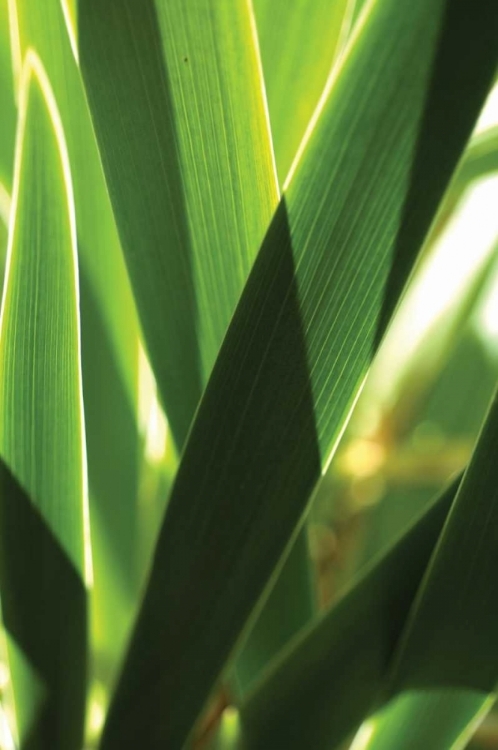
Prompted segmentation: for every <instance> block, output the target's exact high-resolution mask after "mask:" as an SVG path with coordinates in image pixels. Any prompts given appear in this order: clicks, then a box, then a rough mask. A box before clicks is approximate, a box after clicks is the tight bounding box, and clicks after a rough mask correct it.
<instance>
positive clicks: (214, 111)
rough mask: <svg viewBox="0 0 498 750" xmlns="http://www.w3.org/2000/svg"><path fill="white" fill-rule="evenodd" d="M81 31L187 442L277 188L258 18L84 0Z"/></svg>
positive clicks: (110, 163) (155, 338)
mask: <svg viewBox="0 0 498 750" xmlns="http://www.w3.org/2000/svg"><path fill="white" fill-rule="evenodd" d="M109 28H112V29H113V33H112V34H111V35H109V33H108V29H109ZM78 34H79V47H80V55H81V66H82V72H83V76H84V80H85V85H86V89H87V94H88V99H89V103H90V108H91V110H92V115H93V120H94V125H95V131H96V134H97V138H98V141H99V146H100V151H101V155H102V160H103V164H104V169H105V173H106V177H107V182H108V185H109V191H110V195H111V199H112V202H113V206H114V211H115V215H116V220H117V224H118V227H119V231H120V236H121V241H122V245H123V250H124V253H125V257H126V261H127V264H128V269H129V273H130V278H131V281H132V284H133V287H134V292H135V297H136V300H137V306H138V309H139V313H140V317H141V321H142V327H143V331H144V338H145V341H146V344H147V348H148V352H149V356H150V359H151V364H152V366H153V369H154V373H155V376H156V379H157V382H158V387H159V392H160V395H161V398H162V401H163V403H164V405H165V409H166V413H167V416H168V419H169V422H170V424H171V427H172V430H173V434H174V436H175V440H176V443H177V446H178V447H179V448H180V449H181V448H182V446H183V443H184V441H185V437H186V435H187V432H188V429H189V427H190V423H191V420H192V417H193V414H194V412H195V409H196V408H197V405H198V402H199V399H200V396H201V393H202V390H203V388H204V385H205V382H206V380H207V377H208V376H209V373H210V371H211V368H212V365H213V362H214V359H215V357H216V355H217V353H218V349H219V346H220V344H221V340H222V338H223V336H224V334H225V330H226V327H227V325H228V323H229V321H230V318H231V316H232V314H233V311H234V308H235V305H236V303H237V301H238V298H239V295H240V292H241V290H242V287H243V285H244V283H245V280H246V278H247V274H248V272H249V269H250V267H251V265H252V261H253V259H254V257H255V255H256V253H257V250H258V249H259V245H260V242H261V240H262V238H263V235H264V232H265V230H266V228H267V225H268V223H269V221H270V219H271V214H272V211H273V209H274V208H275V205H276V202H277V198H278V196H277V185H276V178H275V172H274V168H273V161H272V152H271V145H270V140H269V133H268V123H267V118H266V112H265V107H264V100H263V95H262V89H261V78H260V71H259V64H258V59H257V56H256V51H255V46H254V38H253V28H252V24H251V16H250V14H249V9H248V5H247V3H246V2H243V1H242V0H236V2H233V3H218V2H214V1H213V0H200V1H199V2H196V3H194V4H191V5H189V6H188V9H187V7H186V6H185V3H184V2H182V0H172V1H171V2H168V3H164V2H155V1H154V0H146V2H144V3H140V4H137V3H135V2H132V1H131V0H119V2H115V3H100V2H97V1H96V0H80V2H79V14H78Z"/></svg>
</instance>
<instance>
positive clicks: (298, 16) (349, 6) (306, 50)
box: [254, 0, 356, 183]
mask: <svg viewBox="0 0 498 750" xmlns="http://www.w3.org/2000/svg"><path fill="white" fill-rule="evenodd" d="M355 3H356V0H333V1H332V2H331V0H293V1H292V2H288V1H286V0H255V2H254V12H255V15H256V22H257V28H258V37H259V44H260V48H261V58H262V62H263V71H264V76H265V86H266V92H267V95H268V108H269V111H270V121H271V128H272V136H273V143H274V146H275V158H276V162H277V169H278V173H279V177H280V181H281V183H283V182H284V180H285V178H286V176H287V174H288V172H289V169H290V166H291V164H292V161H293V159H294V157H295V156H296V153H297V150H298V147H299V144H300V142H301V140H302V138H303V136H304V132H305V130H306V127H307V125H308V123H309V121H310V119H311V116H312V114H313V110H314V109H315V107H316V105H317V103H318V100H319V98H320V95H321V93H322V91H323V88H324V86H325V84H326V82H327V78H328V76H329V73H330V69H331V67H332V65H333V63H334V61H335V60H336V58H337V57H338V55H339V54H340V53H341V51H342V50H343V48H344V45H345V42H346V40H347V38H348V35H349V33H350V31H351V27H352V18H353V11H354V6H355Z"/></svg>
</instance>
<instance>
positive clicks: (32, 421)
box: [0, 51, 91, 750]
mask: <svg viewBox="0 0 498 750" xmlns="http://www.w3.org/2000/svg"><path fill="white" fill-rule="evenodd" d="M13 201H14V209H13V216H14V219H13V225H12V227H11V232H10V237H9V249H8V261H7V278H6V282H5V288H4V295H3V301H2V313H1V325H0V402H1V403H0V414H1V419H0V457H1V464H0V477H1V490H2V491H1V494H0V534H1V544H0V589H1V597H2V613H3V619H4V624H5V628H6V631H7V634H8V637H9V646H10V649H9V651H10V653H9V656H10V665H11V670H12V679H13V685H14V696H15V703H16V711H17V719H18V725H19V732H20V735H21V739H22V742H23V745H22V746H23V747H29V748H42V747H53V748H60V749H61V750H63V749H64V750H68V749H70V748H74V750H77V748H79V747H81V741H82V731H83V717H84V706H85V693H86V647H87V645H86V598H87V597H86V585H87V584H88V583H89V580H90V566H91V560H90V552H89V549H88V546H87V545H88V532H89V529H88V508H87V490H86V455H85V437H84V422H83V404H82V390H81V363H80V343H79V338H80V333H79V317H78V303H79V295H78V282H77V275H78V274H77V265H76V226H75V218H74V203H73V193H72V184H71V176H70V172H69V163H68V156H67V150H66V145H65V141H64V137H63V131H62V125H61V121H60V118H59V114H58V111H57V108H56V104H55V100H54V98H53V93H52V90H51V88H50V83H49V81H48V78H47V77H46V74H45V71H44V69H43V67H42V65H41V63H40V61H39V58H38V57H36V55H35V54H34V53H33V52H32V51H29V52H28V55H27V59H26V62H25V65H24V68H23V74H22V79H21V87H20V124H19V133H18V145H17V155H16V168H15V180H14V194H13ZM68 665H70V668H68Z"/></svg>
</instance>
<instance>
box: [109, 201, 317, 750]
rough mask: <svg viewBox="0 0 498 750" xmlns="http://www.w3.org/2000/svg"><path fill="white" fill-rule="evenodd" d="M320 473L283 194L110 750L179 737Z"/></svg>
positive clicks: (159, 567)
mask: <svg viewBox="0 0 498 750" xmlns="http://www.w3.org/2000/svg"><path fill="white" fill-rule="evenodd" d="M227 363H231V364H230V365H229V366H228V367H227ZM213 435H215V436H216V438H215V439H214V440H213V437H212V436H213ZM320 468H321V461H320V451H319V447H318V442H317V435H316V429H315V418H314V409H313V397H312V393H311V386H310V380H309V371H308V362H307V355H306V345H305V340H304V333H303V330H302V322H301V311H300V307H299V301H298V294H297V286H296V279H295V271H294V261H293V255H292V247H291V238H290V230H289V224H288V217H287V209H286V205H285V202H282V203H281V204H280V206H279V208H278V210H277V212H276V214H275V217H274V220H273V222H272V224H271V226H270V229H269V231H268V233H267V236H266V238H265V241H264V243H263V247H262V250H261V252H260V254H259V256H258V259H257V261H256V264H255V266H254V268H253V271H252V273H251V275H250V278H249V281H248V283H247V285H246V288H245V290H244V293H243V296H242V299H241V302H240V304H239V306H238V308H237V311H236V313H235V317H234V319H233V322H232V325H231V327H230V329H229V332H228V335H227V337H226V339H225V341H224V344H223V347H222V350H221V354H220V356H219V358H218V360H217V363H216V365H215V368H214V371H213V375H212V377H211V380H210V381H209V384H208V387H207V390H206V394H205V396H204V398H203V401H202V404H201V407H200V410H199V412H198V414H197V418H196V421H195V425H194V428H193V430H192V432H191V434H190V438H189V441H188V444H187V446H186V449H185V453H184V457H183V460H182V463H181V466H180V469H179V473H178V476H177V479H176V482H175V485H174V488H173V492H172V495H171V498H170V502H169V506H168V510H167V514H166V518H165V521H164V524H163V527H162V529H161V532H160V539H159V543H158V546H157V548H156V554H155V558H154V562H153V567H152V573H151V577H150V581H149V587H148V589H147V594H146V596H145V599H144V602H143V606H142V609H141V612H140V615H139V619H138V624H137V626H136V630H135V634H134V638H133V639H132V645H131V649H130V652H129V654H128V658H127V660H126V664H125V668H124V672H123V674H122V677H121V680H120V682H119V685H118V689H117V693H116V695H115V700H114V702H113V704H112V707H111V709H110V713H109V717H108V722H107V724H106V728H105V732H104V740H103V746H102V747H103V748H105V750H114V749H116V750H117V748H135V747H137V746H138V745H140V742H141V741H143V738H144V736H143V731H144V729H143V728H144V727H147V746H148V748H150V749H151V750H152V749H154V748H158V749H159V748H179V747H181V746H182V745H183V743H184V741H185V738H186V736H187V734H188V732H189V731H190V729H191V728H192V725H193V723H194V721H195V719H196V717H197V715H198V713H199V712H200V710H201V708H202V706H203V704H204V702H205V701H206V699H207V697H208V695H209V691H210V689H211V687H212V685H213V683H214V682H215V681H216V679H217V678H218V677H219V675H220V673H221V671H222V669H223V667H224V666H225V664H226V662H227V659H228V657H229V655H230V653H231V651H232V650H233V648H234V646H235V644H236V642H237V639H238V638H239V636H240V634H241V631H242V630H243V628H244V625H245V623H246V621H247V619H248V617H249V616H250V615H251V612H252V611H253V610H254V607H255V605H256V603H257V601H258V599H259V598H260V596H261V594H262V592H263V590H264V589H265V586H266V584H267V583H268V580H269V577H270V575H271V573H272V572H273V570H274V568H275V566H276V565H277V563H278V561H279V559H280V558H281V556H282V554H283V552H284V550H285V549H286V547H287V545H288V542H289V537H290V535H291V533H292V532H293V531H294V530H295V529H296V526H297V525H298V524H299V522H300V520H301V519H302V515H303V511H304V507H303V498H308V497H309V496H310V493H311V491H312V489H313V487H314V485H315V483H316V481H317V479H318V477H319V476H320Z"/></svg>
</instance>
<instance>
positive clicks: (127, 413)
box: [10, 0, 144, 671]
mask: <svg viewBox="0 0 498 750" xmlns="http://www.w3.org/2000/svg"><path fill="white" fill-rule="evenodd" d="M63 7H65V6H64V5H62V6H61V2H60V0H44V2H43V3H40V2H38V0H23V1H22V2H19V1H18V0H17V2H16V0H11V2H10V9H11V16H12V19H13V20H12V23H13V24H14V28H16V29H17V31H18V46H19V51H20V54H23V55H24V54H25V53H26V49H27V48H29V47H33V48H35V49H36V51H37V52H38V54H39V56H40V58H41V59H42V61H43V64H44V66H45V68H46V70H47V72H48V75H49V76H50V80H51V82H52V85H53V89H54V93H55V96H56V98H57V104H58V107H59V110H60V113H61V119H62V122H63V126H64V132H65V134H66V138H67V146H68V151H69V158H70V162H71V168H72V172H73V176H74V198H75V208H76V218H77V229H78V253H79V270H80V293H81V332H82V365H83V391H84V404H85V419H86V429H87V436H88V474H89V485H90V513H91V517H92V534H93V545H94V547H95V557H96V566H95V586H94V589H93V591H92V619H93V623H92V627H93V632H94V636H95V645H96V648H97V650H98V652H99V654H100V653H101V652H107V655H108V656H110V654H109V651H111V654H112V652H115V651H116V650H117V649H120V648H123V645H124V643H125V639H126V636H127V633H128V630H129V628H130V624H131V618H132V613H133V605H134V603H135V601H136V597H137V595H138V580H139V578H140V575H141V573H142V571H143V568H144V561H143V559H141V558H139V557H138V555H137V543H136V542H137V530H138V520H137V519H138V513H139V510H138V508H139V499H138V461H139V455H140V439H139V435H138V432H137V400H138V348H139V332H138V320H137V315H136V311H135V305H134V301H133V297H132V294H131V290H130V285H129V281H128V278H127V272H126V268H125V264H124V260H123V257H122V252H121V247H120V243H119V238H118V234H117V230H116V226H115V222H114V217H113V213H112V208H111V204H110V201H109V196H108V194H107V188H106V184H105V180H104V175H103V172H102V166H101V163H100V157H99V154H98V149H97V144H96V142H95V136H94V134H93V128H92V123H91V119H90V114H89V111H88V107H87V104H86V101H85V93H84V89H83V84H82V81H81V75H80V72H79V70H78V66H77V64H76V61H75V59H74V57H73V51H72V49H71V44H70V38H69V37H68V33H67V31H66V23H65V19H64V15H63ZM116 497H119V511H118V512H116ZM103 560H105V561H106V564H105V565H102V564H100V563H101V562H102V561H103ZM110 590H120V591H122V592H123V605H124V609H120V610H117V609H116V610H113V608H111V607H108V606H107V601H108V592H109V591H110ZM97 666H99V665H97ZM114 669H115V657H114ZM99 671H100V668H99ZM111 671H112V669H111Z"/></svg>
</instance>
